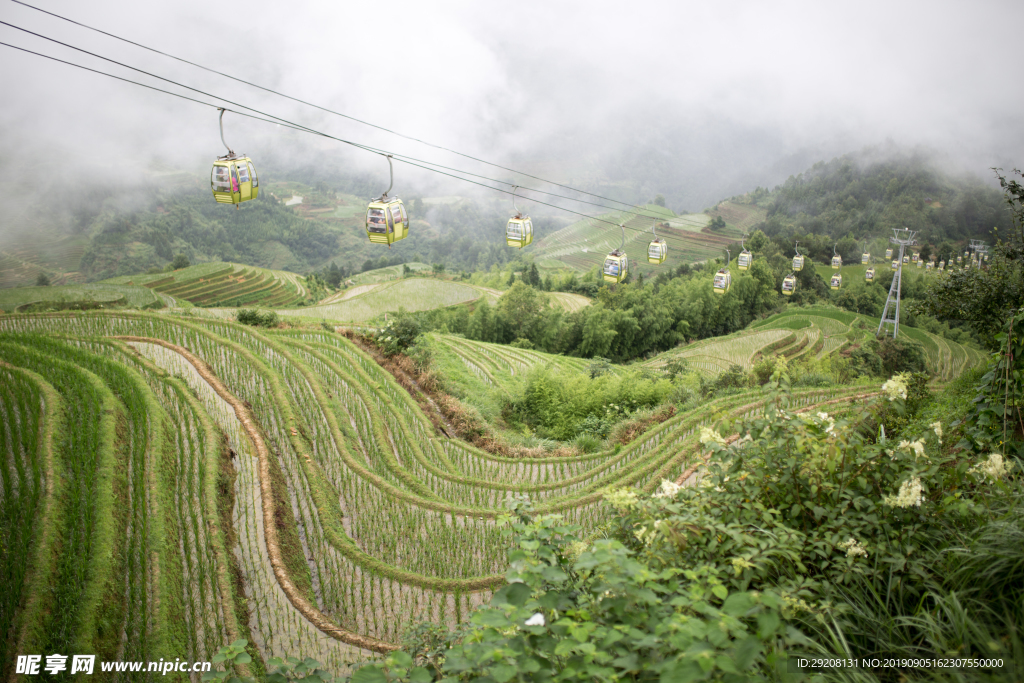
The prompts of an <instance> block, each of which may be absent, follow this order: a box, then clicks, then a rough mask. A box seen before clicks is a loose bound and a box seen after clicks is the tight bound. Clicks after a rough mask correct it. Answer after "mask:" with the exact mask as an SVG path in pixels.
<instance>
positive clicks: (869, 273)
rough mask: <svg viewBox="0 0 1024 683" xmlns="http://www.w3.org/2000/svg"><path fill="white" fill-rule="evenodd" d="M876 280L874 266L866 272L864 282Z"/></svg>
mask: <svg viewBox="0 0 1024 683" xmlns="http://www.w3.org/2000/svg"><path fill="white" fill-rule="evenodd" d="M874 281H875V269H874V268H868V269H867V270H866V271H865V272H864V282H874Z"/></svg>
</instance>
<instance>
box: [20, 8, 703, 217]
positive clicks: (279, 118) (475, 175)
mask: <svg viewBox="0 0 1024 683" xmlns="http://www.w3.org/2000/svg"><path fill="white" fill-rule="evenodd" d="M0 25H4V26H8V27H10V28H14V29H17V30H19V31H23V32H25V33H28V34H29V35H33V36H36V37H37V38H42V39H43V40H48V41H50V42H53V43H57V44H58V45H61V46H63V47H67V48H70V49H72V50H77V51H78V52H82V53H84V54H87V55H89V56H91V57H96V58H97V59H102V60H104V61H107V62H110V63H112V64H117V65H118V66H121V67H124V68H126V69H131V70H132V71H137V72H139V73H141V74H145V75H147V76H150V77H151V78H156V79H158V80H161V81H164V82H166V83H171V84H173V85H176V86H178V87H181V88H185V89H187V90H191V91H193V92H197V93H199V94H201V95H206V96H207V97H213V98H215V99H218V100H221V101H223V102H227V103H229V104H233V105H235V106H236V107H242V108H244V109H248V110H249V111H253V112H256V113H258V114H261V115H262V116H269V117H271V118H273V119H276V120H277V121H280V122H282V123H287V124H289V126H290V127H293V128H297V129H303V130H306V131H308V132H311V133H315V134H318V135H323V133H320V132H319V131H316V130H315V129H313V128H309V127H307V126H303V125H302V124H297V123H295V122H293V121H289V120H287V119H283V118H281V117H279V116H275V115H273V114H269V113H267V112H264V111H260V110H259V109H255V108H253V107H249V106H246V105H244V104H241V103H240V102H235V101H234V100H229V99H227V98H225V97H221V96H219V95H215V94H213V93H209V92H206V91H204V90H200V89H198V88H193V87H191V86H188V85H185V84H183V83H179V82H178V81H174V80H171V79H169V78H165V77H163V76H158V75H157V74H154V73H151V72H149V71H146V70H144V69H139V68H137V67H134V66H130V65H128V64H125V63H123V62H119V61H117V60H115V59H111V58H110V57H104V56H103V55H100V54H97V53H95V52H91V51H89V50H86V49H84V48H80V47H76V46H74V45H71V44H69V43H65V42H63V41H60V40H57V39H56V38H50V37H48V36H45V35H43V34H41V33H36V32H35V31H31V30H29V29H26V28H22V27H20V26H16V25H14V24H11V23H9V22H6V21H2V20H0ZM327 137H332V136H327ZM333 139H336V140H341V141H342V142H345V143H346V144H351V145H353V146H357V147H360V148H361V149H365V150H369V151H373V152H375V153H377V154H381V155H391V156H393V157H394V158H396V159H399V158H401V159H406V160H413V161H417V162H420V163H422V164H428V165H432V166H437V167H438V168H444V169H446V170H449V171H453V172H455V173H462V174H465V175H470V176H473V177H476V178H482V179H484V180H488V181H490V182H495V183H502V184H505V185H509V186H514V184H513V183H511V182H508V181H504V180H499V179H496V178H490V177H488V176H484V175H480V174H478V173H472V172H470V171H463V170H461V169H456V168H451V167H449V166H443V165H441V164H437V163H434V162H431V161H427V160H425V159H418V158H416V157H411V156H408V155H405V154H398V153H395V152H389V151H387V150H384V149H379V148H375V147H370V146H368V145H362V144H359V143H353V142H351V141H349V140H342V139H341V138H333ZM421 168H424V167H421ZM428 170H431V169H428ZM545 182H547V181H545ZM517 187H522V186H517ZM522 189H524V190H528V191H530V192H537V193H539V194H546V195H549V196H553V197H558V198H560V199H565V200H567V201H573V202H579V203H582V204H589V205H591V206H598V207H601V208H604V209H608V210H609V211H622V210H623V209H617V208H614V207H610V206H605V205H604V204H597V203H595V202H588V201H586V200H584V199H575V198H573V197H566V196H564V195H559V194H556V193H553V192H546V191H544V190H535V189H533V188H529V187H523V188H522ZM570 189H572V188H570ZM586 194H589V193H586ZM541 203H543V202H541ZM619 203H622V204H624V203H625V202H619ZM546 206H551V205H550V204H546ZM630 206H631V208H633V209H634V211H633V212H634V213H637V214H638V215H643V216H645V217H648V218H658V217H659V216H648V215H647V214H645V213H644V212H643V210H642V209H640V208H639V207H637V206H636V205H630ZM579 215H583V214H579ZM660 217H662V218H664V216H660ZM679 222H681V223H684V224H686V225H692V226H694V227H703V226H701V225H699V224H697V223H694V222H693V221H686V220H685V219H683V220H680V221H679Z"/></svg>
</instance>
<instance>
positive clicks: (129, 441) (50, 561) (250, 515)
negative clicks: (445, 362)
mask: <svg viewBox="0 0 1024 683" xmlns="http://www.w3.org/2000/svg"><path fill="white" fill-rule="evenodd" d="M467 351H473V349H470V348H469V347H467V348H466V349H463V353H466V352H467ZM508 353H509V358H510V359H512V360H513V361H514V360H515V358H516V354H517V353H518V352H517V351H515V350H510V351H509V352H508ZM560 371H562V372H572V371H575V370H574V366H573V364H572V363H567V364H566V365H565V366H564V367H563V368H562V369H561V370H560ZM861 391H863V388H861ZM856 392H857V389H856V388H854V387H841V386H833V387H829V388H826V389H814V390H805V391H797V392H795V393H794V394H793V400H794V402H795V403H796V404H797V405H798V406H804V407H807V408H811V407H813V406H816V405H820V404H822V403H827V402H831V403H840V404H841V403H842V402H843V401H848V400H850V399H852V398H853V397H854V396H855V395H856ZM764 400H765V399H764V397H763V395H759V394H757V393H746V394H743V393H741V394H735V395H730V396H726V397H723V398H719V399H716V400H711V401H708V402H706V403H705V404H702V405H701V406H700V407H699V408H698V409H696V410H693V411H689V412H685V413H681V414H678V415H676V416H674V417H672V418H670V419H669V420H667V421H666V422H663V423H662V424H660V425H657V426H655V427H653V428H651V429H649V430H648V431H647V432H645V433H643V434H642V435H640V436H639V437H637V438H636V439H635V440H634V441H632V442H631V443H629V444H627V445H625V446H617V447H615V448H614V449H611V450H607V451H603V452H599V453H592V454H588V455H582V456H578V457H575V458H572V459H564V458H563V459H560V458H555V457H548V458H535V459H525V460H524V459H511V458H503V457H499V456H496V455H493V454H490V453H487V452H485V451H482V450H479V449H477V448H475V447H473V446H471V445H469V444H467V443H465V442H462V441H459V440H456V439H449V438H447V437H446V436H445V435H444V434H441V433H439V432H438V431H436V430H435V428H434V426H433V424H432V423H431V421H430V419H428V417H427V416H426V415H425V414H424V413H423V412H422V410H421V408H420V406H419V404H418V403H417V401H416V400H415V399H414V398H413V397H412V396H411V395H410V394H409V393H408V392H407V391H406V390H405V389H403V388H402V387H401V386H400V385H399V384H398V383H397V382H396V381H395V380H394V379H393V378H392V377H391V376H390V375H389V374H388V373H387V372H385V371H384V370H383V369H382V368H381V367H380V366H378V364H377V363H376V362H375V361H374V360H373V359H372V358H371V357H370V356H368V355H367V354H365V353H364V352H363V351H362V350H361V349H359V348H358V347H357V346H355V345H354V344H352V343H351V342H350V341H349V340H347V339H346V338H344V337H342V336H341V335H338V334H333V333H330V332H326V331H321V330H272V331H271V330H262V329H261V330H257V329H255V328H249V327H244V326H241V325H238V324H235V323H232V322H227V321H222V320H213V319H193V318H188V317H185V316H167V315H160V314H154V313H126V312H90V313H77V314H70V313H60V314H45V315H43V314H41V315H18V316H7V317H3V318H0V448H2V452H3V457H4V464H5V466H4V467H3V468H0V471H2V474H3V500H2V501H0V504H2V507H0V509H2V510H3V516H2V518H0V523H2V525H3V527H2V529H0V532H2V534H3V538H4V539H5V545H4V547H3V555H2V557H0V560H2V562H0V571H2V572H3V577H2V580H3V582H4V585H6V586H10V587H12V590H10V591H5V593H4V595H3V596H2V597H0V629H2V632H3V633H8V634H11V636H10V637H9V638H8V639H6V640H3V641H0V647H3V648H5V649H4V652H3V657H0V660H2V661H5V662H10V661H11V658H10V657H9V656H7V655H8V654H10V651H11V649H12V648H16V650H17V651H18V652H23V653H24V652H47V653H50V652H65V653H66V652H88V653H91V652H95V653H96V654H97V655H98V656H99V657H100V658H101V659H102V658H106V659H122V660H124V659H131V660H156V659H158V658H160V657H167V658H174V657H183V658H184V657H188V658H190V659H194V660H202V659H208V658H209V657H210V656H212V655H213V653H214V652H216V650H217V648H218V647H220V646H221V645H223V644H224V643H225V642H231V641H233V640H235V639H237V638H243V637H244V638H246V639H247V640H249V642H250V643H252V649H253V652H252V653H253V654H254V655H256V656H255V657H254V663H253V665H252V666H253V667H255V669H256V670H257V671H258V670H261V667H262V664H261V662H263V661H266V660H267V659H269V658H270V657H271V656H274V655H278V656H281V655H287V654H292V655H303V656H306V655H312V656H315V657H316V658H317V659H318V660H319V661H321V662H323V663H324V664H326V665H327V666H329V667H330V668H331V669H333V670H336V671H339V672H340V671H344V670H346V669H347V668H348V666H349V664H351V663H352V662H355V661H360V660H364V659H366V658H367V657H373V656H377V655H378V654H380V653H384V652H387V651H389V650H391V649H393V648H394V647H395V646H396V644H397V643H399V642H400V640H401V636H402V634H403V632H404V631H405V630H406V629H407V628H408V627H409V626H411V625H413V624H415V623H418V622H421V621H432V622H435V623H442V624H445V625H447V626H449V627H451V626H454V625H456V624H457V623H459V622H460V621H462V620H464V619H465V618H466V617H467V615H468V613H469V612H470V611H471V610H473V609H474V608H475V607H476V606H478V605H480V604H481V603H483V602H486V601H487V600H488V599H489V597H490V595H491V591H492V590H494V589H496V588H497V587H498V586H500V585H501V584H502V582H503V578H502V577H503V574H504V572H505V569H506V551H507V545H506V541H505V540H504V538H503V537H502V535H501V533H500V528H499V518H500V517H501V516H502V515H503V514H504V512H505V509H506V508H505V505H506V502H507V501H508V500H509V499H511V498H513V497H516V496H528V497H529V498H530V499H531V501H533V504H534V506H535V510H537V511H538V512H557V513H561V514H562V515H564V516H565V518H566V519H567V520H569V521H572V522H573V523H577V524H581V525H583V526H584V528H586V529H591V530H593V529H596V528H597V527H598V526H599V525H601V524H602V523H603V522H604V521H605V518H606V515H607V514H608V513H607V510H606V509H605V508H603V506H602V502H601V499H602V495H601V491H602V490H604V489H605V488H606V487H608V486H611V485H615V486H633V487H636V488H638V489H642V490H645V491H653V490H654V489H655V488H656V487H657V486H658V485H659V484H660V482H661V481H662V480H664V479H671V480H677V479H679V478H681V477H683V476H685V475H687V474H688V473H690V472H692V471H693V467H694V465H695V464H696V463H698V462H700V459H701V456H702V452H701V446H700V443H699V441H698V436H699V433H700V428H701V427H702V426H704V425H707V424H709V423H711V422H712V421H714V420H717V419H720V418H721V417H722V416H724V415H743V414H751V413H752V412H753V411H756V410H758V409H759V408H760V407H761V406H762V405H763V401H764ZM836 409H838V410H840V411H841V410H842V408H841V406H840V405H836V406H834V407H833V408H832V409H830V410H836ZM2 673H3V675H4V676H7V675H9V673H10V672H9V671H4V672H2ZM120 675H122V676H129V677H130V676H131V675H130V674H120ZM138 675H139V676H144V675H145V674H144V673H143V674H138Z"/></svg>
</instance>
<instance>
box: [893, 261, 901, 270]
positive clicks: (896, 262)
mask: <svg viewBox="0 0 1024 683" xmlns="http://www.w3.org/2000/svg"><path fill="white" fill-rule="evenodd" d="M892 269H893V270H899V269H900V262H899V259H893V260H892Z"/></svg>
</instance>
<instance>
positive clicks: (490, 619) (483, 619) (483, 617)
mask: <svg viewBox="0 0 1024 683" xmlns="http://www.w3.org/2000/svg"><path fill="white" fill-rule="evenodd" d="M473 622H474V623H476V624H480V625H481V626H490V627H491V628H505V627H507V626H508V625H509V624H511V623H512V622H510V621H509V620H508V617H506V616H505V613H504V612H502V611H501V610H498V609H482V610H480V611H479V612H477V613H476V614H474V615H473Z"/></svg>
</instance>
